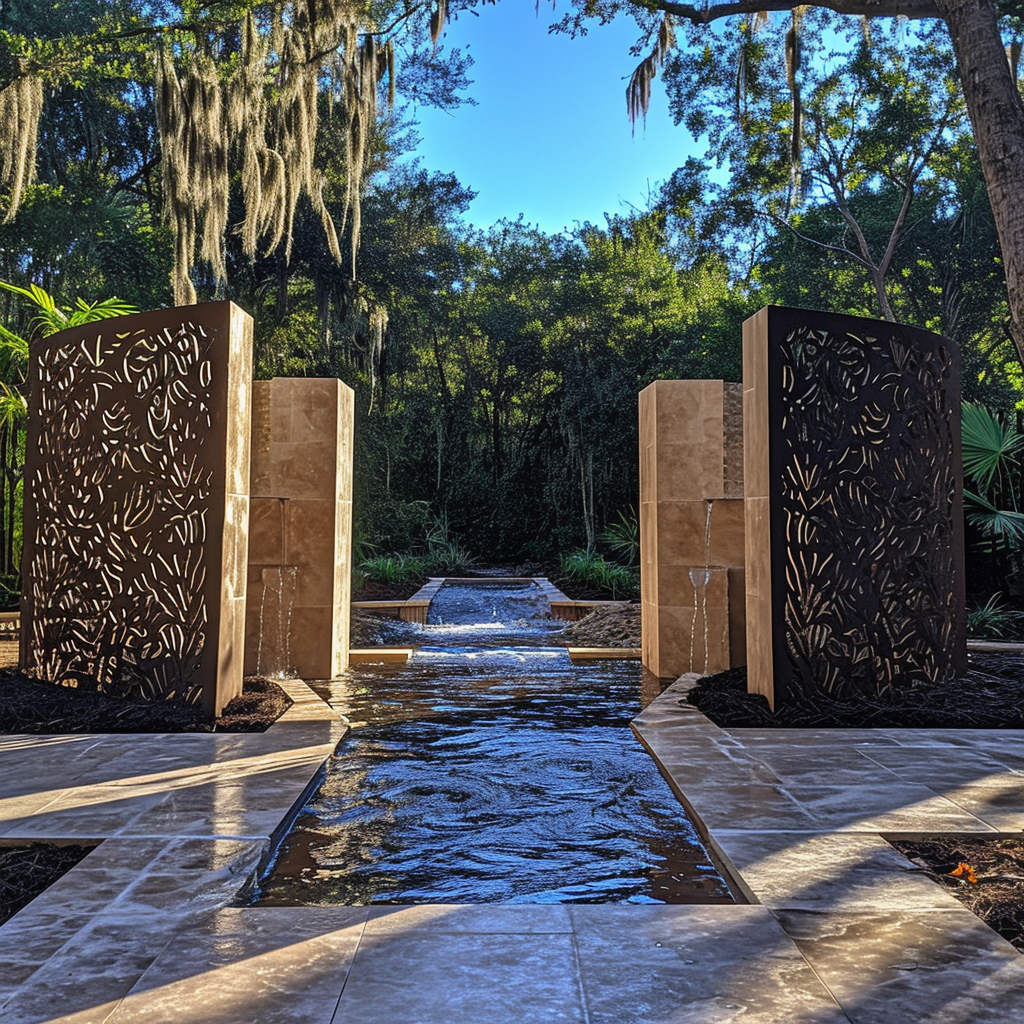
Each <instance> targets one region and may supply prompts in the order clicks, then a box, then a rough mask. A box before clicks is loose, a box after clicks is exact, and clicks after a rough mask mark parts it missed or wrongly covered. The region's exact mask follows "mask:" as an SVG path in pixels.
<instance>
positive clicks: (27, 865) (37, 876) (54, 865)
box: [0, 842, 95, 924]
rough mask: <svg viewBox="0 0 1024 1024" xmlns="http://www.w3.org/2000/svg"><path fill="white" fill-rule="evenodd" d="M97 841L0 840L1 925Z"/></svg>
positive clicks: (75, 862) (76, 861)
mask: <svg viewBox="0 0 1024 1024" xmlns="http://www.w3.org/2000/svg"><path fill="white" fill-rule="evenodd" d="M93 849H95V844H92V845H88V846H86V845H82V844H81V843H37V842H28V843H24V842H21V843H18V844H16V845H7V844H6V843H0V924H3V923H4V921H7V920H9V919H10V918H12V917H14V915H15V914H16V913H17V912H18V911H19V910H21V909H22V907H25V906H27V905H28V904H29V903H31V902H32V900H34V899H35V898H36V897H37V896H38V895H39V894H40V893H41V892H42V891H43V890H44V889H46V888H48V887H49V886H51V885H53V883H54V882H56V881H57V879H58V878H60V876H61V875H63V874H64V873H65V872H66V871H70V870H71V869H72V868H73V867H74V866H75V865H76V864H77V863H78V862H79V861H80V860H81V859H82V858H83V857H84V856H85V855H86V854H87V853H89V851H90V850H93Z"/></svg>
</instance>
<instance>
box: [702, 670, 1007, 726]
mask: <svg viewBox="0 0 1024 1024" xmlns="http://www.w3.org/2000/svg"><path fill="white" fill-rule="evenodd" d="M968 660H969V666H970V667H969V670H968V672H967V674H966V675H964V676H962V677H961V678H960V679H955V680H952V681H951V682H948V683H944V684H938V685H934V686H927V687H920V688H915V689H912V690H903V691H898V692H895V693H892V694H889V695H887V696H885V697H849V698H844V699H839V700H836V699H831V698H827V697H817V698H816V699H815V702H814V704H813V706H811V705H810V704H805V703H793V704H789V705H783V706H780V707H778V708H777V709H776V710H775V711H774V712H773V711H772V710H771V708H770V707H769V706H768V701H767V700H766V699H765V698H764V697H762V696H761V695H760V694H752V693H747V671H746V669H745V668H734V669H729V671H727V672H719V673H718V674H717V675H713V676H705V677H704V678H703V679H701V680H700V681H699V682H698V684H697V685H696V686H695V687H694V688H693V689H692V690H691V691H690V692H689V694H687V696H686V698H685V700H686V701H688V702H689V703H690V704H692V705H694V707H697V708H699V709H700V710H701V711H702V712H703V713H704V714H705V715H707V717H708V718H710V719H711V721H712V722H714V723H715V725H718V726H721V727H723V728H743V727H753V728H760V729H763V728H774V727H781V728H803V729H808V728H820V727H822V726H841V727H844V728H855V729H870V728H893V727H910V728H933V729H934V728H946V729H1021V728H1024V701H1022V699H1021V696H1022V691H1024V657H1022V656H1020V655H1017V654H981V653H974V652H972V653H971V654H970V656H969V659H968Z"/></svg>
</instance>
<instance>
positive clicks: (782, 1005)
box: [481, 906, 847, 1024]
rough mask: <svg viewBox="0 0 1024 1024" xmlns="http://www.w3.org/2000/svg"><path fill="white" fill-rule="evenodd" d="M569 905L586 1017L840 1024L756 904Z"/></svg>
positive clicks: (615, 1023) (630, 1021)
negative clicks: (751, 905) (574, 929)
mask: <svg viewBox="0 0 1024 1024" xmlns="http://www.w3.org/2000/svg"><path fill="white" fill-rule="evenodd" d="M570 912H571V915H572V920H573V924H574V926H575V928H576V941H577V944H578V946H579V957H580V971H581V975H582V979H583V992H584V997H585V999H586V1004H587V1009H588V1013H589V1017H588V1019H589V1021H590V1024H719V1022H723V1024H724V1022H726V1021H737V1022H740V1021H742V1022H743V1024H799V1022H806V1024H810V1022H814V1024H846V1022H847V1018H846V1017H845V1016H844V1015H843V1013H842V1012H841V1011H840V1009H839V1007H838V1006H837V1005H836V1002H835V1000H834V999H833V998H832V997H831V996H830V994H829V992H828V990H827V989H826V988H825V987H824V986H823V985H822V984H821V982H820V981H819V980H818V978H817V977H816V976H815V974H814V971H813V970H811V968H810V967H809V966H808V964H807V962H806V960H805V959H804V958H803V957H802V956H801V955H800V953H799V951H798V950H797V948H796V947H795V945H794V944H793V942H792V940H791V939H790V938H789V937H788V936H787V935H786V933H785V932H784V931H783V930H782V928H781V927H780V926H779V924H778V922H777V921H776V920H775V919H774V918H773V917H772V915H771V913H770V912H769V911H768V910H767V909H766V908H764V907H744V906H734V907H730V906H686V907H664V906H661V907H659V906H650V907H624V906H588V907H572V908H570ZM481 1020H482V1018H481Z"/></svg>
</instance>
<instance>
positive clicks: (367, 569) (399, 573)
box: [359, 555, 427, 585]
mask: <svg viewBox="0 0 1024 1024" xmlns="http://www.w3.org/2000/svg"><path fill="white" fill-rule="evenodd" d="M359 571H360V573H361V574H362V575H363V577H364V578H365V579H366V580H368V581H370V582H372V583H388V584H393V585H400V584H406V583H420V582H425V581H426V578H427V571H426V568H425V564H424V560H423V559H422V558H418V557H416V556H415V555H377V556H376V557H375V558H368V559H367V560H366V561H365V562H362V563H361V564H360V565H359Z"/></svg>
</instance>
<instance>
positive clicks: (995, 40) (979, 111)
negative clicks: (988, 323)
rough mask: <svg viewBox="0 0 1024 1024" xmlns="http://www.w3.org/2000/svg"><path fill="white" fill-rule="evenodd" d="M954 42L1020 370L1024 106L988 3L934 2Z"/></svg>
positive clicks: (1023, 353) (1023, 345) (1023, 340)
mask: <svg viewBox="0 0 1024 1024" xmlns="http://www.w3.org/2000/svg"><path fill="white" fill-rule="evenodd" d="M935 5H936V7H938V8H939V10H940V11H941V12H942V15H943V17H944V18H945V19H946V24H947V26H948V27H949V34H950V37H951V38H952V40H953V48H954V50H955V51H956V56H957V61H958V63H959V65H960V80H961V82H962V83H963V90H964V99H965V100H966V102H967V111H968V113H969V114H970V118H971V125H972V126H973V128H974V138H975V141H976V142H977V145H978V155H979V158H980V160H981V168H982V172H983V173H984V175H985V185H986V187H987V188H988V197H989V202H990V203H991V205H992V215H993V217H994V218H995V222H996V231H997V232H998V234H999V246H1000V248H1001V249H1002V253H1003V268H1004V270H1005V273H1006V292H1007V296H1008V298H1009V302H1010V333H1011V335H1012V336H1013V341H1014V344H1015V345H1016V346H1017V353H1018V355H1019V356H1020V359H1021V363H1022V364H1024V102H1022V101H1021V96H1020V92H1019V91H1018V90H1017V87H1016V85H1015V84H1014V81H1013V75H1012V74H1011V72H1010V64H1009V61H1008V60H1007V58H1006V51H1005V50H1004V48H1003V43H1002V40H1001V39H1000V37H999V29H998V26H997V24H996V11H995V5H994V4H993V2H992V0H935Z"/></svg>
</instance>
